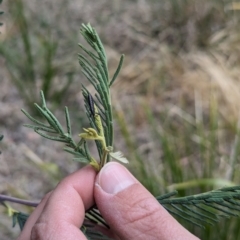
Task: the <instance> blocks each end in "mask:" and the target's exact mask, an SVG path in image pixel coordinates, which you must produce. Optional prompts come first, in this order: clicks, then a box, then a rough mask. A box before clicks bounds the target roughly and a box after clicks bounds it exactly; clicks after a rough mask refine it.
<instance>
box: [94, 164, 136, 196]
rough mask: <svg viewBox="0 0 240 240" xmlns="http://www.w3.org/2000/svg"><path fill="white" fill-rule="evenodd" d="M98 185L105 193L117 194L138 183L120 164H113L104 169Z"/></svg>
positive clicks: (100, 174)
mask: <svg viewBox="0 0 240 240" xmlns="http://www.w3.org/2000/svg"><path fill="white" fill-rule="evenodd" d="M97 183H98V185H100V187H101V188H102V189H103V191H105V192H107V193H110V194H116V193H118V192H121V191H122V190H124V189H126V188H127V187H129V186H131V185H132V184H134V183H136V179H135V178H134V177H133V176H132V175H131V173H130V172H129V171H128V170H127V169H126V168H125V167H123V166H122V165H120V164H119V163H115V162H111V163H108V164H106V165H105V166H104V167H103V168H102V170H101V171H100V173H99V176H98V180H97Z"/></svg>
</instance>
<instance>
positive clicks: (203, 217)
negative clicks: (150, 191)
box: [156, 186, 240, 227]
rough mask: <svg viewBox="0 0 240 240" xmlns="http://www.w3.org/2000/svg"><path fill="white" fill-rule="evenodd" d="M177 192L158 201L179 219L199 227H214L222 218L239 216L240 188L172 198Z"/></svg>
mask: <svg viewBox="0 0 240 240" xmlns="http://www.w3.org/2000/svg"><path fill="white" fill-rule="evenodd" d="M176 194H177V191H174V192H171V193H168V194H165V195H162V196H159V197H157V198H156V199H157V200H158V201H159V203H160V204H161V205H163V206H164V207H165V208H166V210H167V211H168V212H169V213H170V214H172V215H174V216H177V217H180V218H182V219H184V220H186V221H188V222H191V223H193V224H195V225H197V226H199V227H203V225H204V224H210V225H213V224H214V223H216V222H219V220H220V218H229V217H237V216H239V215H238V214H237V212H238V213H239V212H240V186H234V187H226V188H221V189H218V190H213V191H210V192H206V193H201V194H197V195H192V196H186V197H180V198H170V197H172V196H174V195H176Z"/></svg>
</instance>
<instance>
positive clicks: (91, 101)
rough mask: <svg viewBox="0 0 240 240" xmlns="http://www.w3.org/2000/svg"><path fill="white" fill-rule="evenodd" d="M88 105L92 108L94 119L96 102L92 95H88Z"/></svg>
mask: <svg viewBox="0 0 240 240" xmlns="http://www.w3.org/2000/svg"><path fill="white" fill-rule="evenodd" d="M88 105H89V108H90V112H91V115H92V117H94V116H95V108H94V100H93V97H92V95H91V94H90V93H88Z"/></svg>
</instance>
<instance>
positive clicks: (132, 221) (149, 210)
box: [116, 183, 164, 239]
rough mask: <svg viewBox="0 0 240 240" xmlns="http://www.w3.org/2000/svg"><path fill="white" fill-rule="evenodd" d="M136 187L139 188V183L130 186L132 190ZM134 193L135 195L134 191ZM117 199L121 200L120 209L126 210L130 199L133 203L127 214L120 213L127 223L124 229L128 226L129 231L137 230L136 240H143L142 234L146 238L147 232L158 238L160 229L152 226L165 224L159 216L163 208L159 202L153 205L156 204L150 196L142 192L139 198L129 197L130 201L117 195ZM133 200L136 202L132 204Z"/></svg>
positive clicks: (124, 224)
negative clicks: (160, 208)
mask: <svg viewBox="0 0 240 240" xmlns="http://www.w3.org/2000/svg"><path fill="white" fill-rule="evenodd" d="M136 187H139V185H138V183H137V184H134V185H132V186H130V188H136ZM129 192H130V190H129ZM132 192H133V193H135V192H134V191H132ZM116 198H119V200H118V202H119V203H120V204H121V205H122V206H120V207H119V209H121V208H126V206H128V205H127V203H128V202H129V199H131V203H132V205H131V206H128V209H127V210H126V211H125V212H122V211H121V212H120V215H121V219H124V220H125V222H124V223H122V225H123V228H125V227H126V226H127V228H128V229H135V230H136V231H134V233H135V234H134V236H135V237H136V239H141V238H140V236H141V235H142V234H143V235H144V236H146V232H151V236H155V237H156V236H158V235H157V233H158V229H157V228H156V226H155V225H154V226H153V225H152V224H153V223H155V222H158V223H159V224H164V218H162V217H161V215H159V207H161V206H159V203H158V202H157V201H156V204H153V203H154V202H153V199H152V196H151V195H150V194H146V193H144V192H141V195H138V196H137V197H136V196H134V194H132V195H131V196H130V195H129V196H128V198H129V199H128V198H126V197H125V198H124V199H122V197H121V195H120V196H118V194H117V195H116ZM132 199H135V201H134V202H132ZM124 205H125V207H124ZM139 209H141V211H139ZM134 210H135V211H134ZM124 226H125V227H124ZM152 230H154V231H152ZM131 236H133V232H132V233H131ZM134 239H135V238H134ZM156 239H157V238H156Z"/></svg>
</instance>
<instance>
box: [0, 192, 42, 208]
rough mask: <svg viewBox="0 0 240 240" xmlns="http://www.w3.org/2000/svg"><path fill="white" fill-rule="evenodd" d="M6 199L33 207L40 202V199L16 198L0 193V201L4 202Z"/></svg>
mask: <svg viewBox="0 0 240 240" xmlns="http://www.w3.org/2000/svg"><path fill="white" fill-rule="evenodd" d="M4 201H7V202H14V203H18V204H22V205H26V206H31V207H37V206H38V204H39V203H40V201H29V200H24V199H21V198H15V197H10V196H7V195H4V194H0V202H4Z"/></svg>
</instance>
